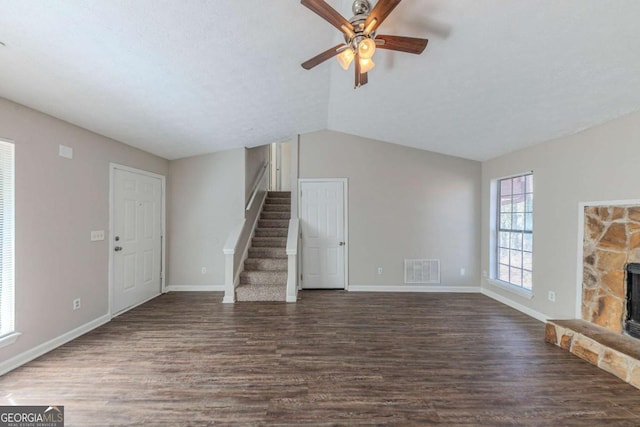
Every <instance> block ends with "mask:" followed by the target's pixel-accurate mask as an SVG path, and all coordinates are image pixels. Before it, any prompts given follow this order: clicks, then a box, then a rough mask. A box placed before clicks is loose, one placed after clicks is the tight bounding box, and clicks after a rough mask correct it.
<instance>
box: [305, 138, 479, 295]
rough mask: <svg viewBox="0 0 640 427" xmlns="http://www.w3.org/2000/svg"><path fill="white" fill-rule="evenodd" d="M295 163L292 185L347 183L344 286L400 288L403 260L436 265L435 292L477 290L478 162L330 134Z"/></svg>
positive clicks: (311, 141)
mask: <svg viewBox="0 0 640 427" xmlns="http://www.w3.org/2000/svg"><path fill="white" fill-rule="evenodd" d="M298 155H299V161H300V163H299V176H300V178H348V179H349V282H350V285H379V286H385V287H387V286H398V285H403V282H404V272H403V260H404V259H405V258H437V259H440V260H441V273H442V274H441V282H442V286H449V287H453V286H464V287H478V285H479V283H480V262H479V259H478V253H479V252H480V199H479V195H480V174H481V165H480V163H479V162H475V161H471V160H464V159H460V158H455V157H450V156H445V155H440V154H436V153H431V152H427V151H422V150H417V149H413V148H408V147H403V146H400V145H394V144H388V143H384V142H379V141H374V140H371V139H367V138H360V137H356V136H351V135H346V134H343V133H339V132H330V131H324V132H316V133H312V134H307V135H301V136H300V146H299V154H298ZM378 267H382V268H383V271H384V273H383V275H378V274H377V268H378ZM461 268H464V269H465V270H466V275H465V276H461V275H460V269H461Z"/></svg>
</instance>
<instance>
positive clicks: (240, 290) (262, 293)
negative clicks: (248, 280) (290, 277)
mask: <svg viewBox="0 0 640 427" xmlns="http://www.w3.org/2000/svg"><path fill="white" fill-rule="evenodd" d="M286 299H287V285H281V284H268V285H240V286H238V287H237V288H236V300H237V301H286Z"/></svg>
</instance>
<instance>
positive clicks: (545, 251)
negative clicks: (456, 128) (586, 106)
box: [481, 113, 640, 318]
mask: <svg viewBox="0 0 640 427" xmlns="http://www.w3.org/2000/svg"><path fill="white" fill-rule="evenodd" d="M639 164H640V113H634V114H631V115H628V116H626V117H623V118H621V119H617V120H614V121H611V122H609V123H606V124H604V125H601V126H598V127H595V128H592V129H590V130H587V131H584V132H581V133H579V134H576V135H572V136H569V137H565V138H560V139H557V140H554V141H549V142H546V143H543V144H539V145H536V146H533V147H531V148H528V149H525V150H521V151H518V152H515V153H511V154H508V155H505V156H501V157H499V158H496V159H493V160H490V161H487V162H484V163H483V165H482V252H481V253H482V269H483V270H484V271H487V272H488V271H489V262H490V261H489V227H490V221H491V220H490V216H489V207H490V184H491V181H492V180H495V179H497V178H500V177H503V176H507V175H511V174H515V173H521V172H526V171H531V170H533V173H534V199H535V201H534V241H533V245H534V246H533V251H534V254H533V268H534V272H533V287H534V291H533V298H532V299H530V300H529V299H527V298H524V297H521V296H518V295H515V294H513V293H511V292H508V291H504V290H503V289H502V288H499V287H496V286H494V285H492V284H490V283H488V282H487V281H486V280H483V288H484V289H487V290H489V291H491V292H494V293H496V294H498V295H499V296H501V297H503V298H506V299H508V300H511V301H512V302H515V303H517V304H520V305H522V306H524V307H526V308H528V309H531V310H534V311H537V312H538V313H541V314H543V315H545V316H547V317H551V318H574V317H576V313H575V307H576V298H577V292H576V290H577V280H578V278H577V268H578V261H577V258H578V228H579V227H580V226H582V225H581V224H578V206H579V203H581V202H590V201H611V200H626V199H640V180H639V179H638V172H637V171H638V165H639ZM548 291H555V292H556V302H555V303H552V302H550V301H548V299H547V294H548Z"/></svg>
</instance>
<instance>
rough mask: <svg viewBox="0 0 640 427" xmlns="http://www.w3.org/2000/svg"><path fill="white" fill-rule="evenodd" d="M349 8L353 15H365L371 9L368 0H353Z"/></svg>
mask: <svg viewBox="0 0 640 427" xmlns="http://www.w3.org/2000/svg"><path fill="white" fill-rule="evenodd" d="M351 10H352V11H353V14H354V15H366V14H368V13H369V12H370V11H371V5H370V4H369V1H368V0H354V2H353V6H352V7H351Z"/></svg>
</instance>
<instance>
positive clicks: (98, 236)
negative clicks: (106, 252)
mask: <svg viewBox="0 0 640 427" xmlns="http://www.w3.org/2000/svg"><path fill="white" fill-rule="evenodd" d="M99 240H104V230H94V231H92V232H91V241H92V242H97V241H99Z"/></svg>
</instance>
